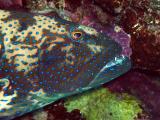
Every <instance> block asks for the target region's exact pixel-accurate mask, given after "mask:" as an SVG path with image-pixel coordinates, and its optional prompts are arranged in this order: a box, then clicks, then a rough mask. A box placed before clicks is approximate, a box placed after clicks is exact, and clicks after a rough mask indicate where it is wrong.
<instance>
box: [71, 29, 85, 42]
mask: <svg viewBox="0 0 160 120" xmlns="http://www.w3.org/2000/svg"><path fill="white" fill-rule="evenodd" d="M82 34H83V33H82V32H81V31H74V32H72V38H73V39H75V40H78V39H80V38H81V37H82Z"/></svg>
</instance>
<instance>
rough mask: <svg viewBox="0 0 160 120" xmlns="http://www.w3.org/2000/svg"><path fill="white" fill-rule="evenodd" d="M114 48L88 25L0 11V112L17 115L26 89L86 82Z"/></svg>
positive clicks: (47, 90) (70, 88)
mask: <svg viewBox="0 0 160 120" xmlns="http://www.w3.org/2000/svg"><path fill="white" fill-rule="evenodd" d="M120 53H121V47H120V46H119V45H118V44H117V43H116V42H114V41H113V40H111V39H109V38H108V37H106V36H104V35H102V34H101V33H98V32H97V31H96V30H95V29H93V28H89V27H86V26H83V25H79V24H76V23H72V22H69V21H65V20H63V19H60V18H56V17H52V18H51V17H47V16H43V15H39V14H34V15H33V14H29V13H21V12H15V11H6V10H0V74H2V75H3V78H1V79H0V86H1V87H0V90H1V91H0V116H10V115H14V114H15V113H16V114H21V113H19V112H20V111H18V109H19V108H16V107H15V106H16V105H17V104H19V103H22V102H23V103H26V104H27V100H30V98H29V97H28V95H29V94H36V95H37V96H38V94H39V93H41V94H40V95H39V96H41V95H46V96H52V95H54V94H55V93H64V94H65V93H72V92H75V91H76V90H77V89H79V88H83V87H86V86H87V85H88V84H89V83H90V82H91V81H92V80H93V79H94V78H95V76H96V74H97V73H98V72H99V71H100V70H101V69H102V68H103V66H105V65H106V64H107V63H108V62H109V61H111V60H112V59H113V58H114V57H115V56H116V55H119V54H120ZM75 93H76V92H75ZM62 97H63V96H62ZM2 104H3V105H2ZM41 106H43V105H41ZM23 107H24V106H23ZM14 108H15V109H14ZM13 109H14V110H13ZM30 110H32V109H30ZM30 110H24V111H23V112H24V113H25V112H29V111H30Z"/></svg>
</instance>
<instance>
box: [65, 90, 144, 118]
mask: <svg viewBox="0 0 160 120" xmlns="http://www.w3.org/2000/svg"><path fill="white" fill-rule="evenodd" d="M65 107H66V108H67V110H68V112H71V111H72V110H74V109H79V110H80V111H81V113H82V114H83V116H84V117H85V118H86V119H87V120H134V119H135V118H137V116H138V114H139V113H142V109H141V108H140V106H139V101H138V100H136V99H135V98H134V97H132V96H130V95H128V94H125V93H124V94H121V95H117V94H113V93H111V92H110V91H109V90H107V89H105V88H101V89H97V90H92V91H89V92H85V93H83V94H81V95H76V96H74V97H71V98H68V99H67V100H66V102H65Z"/></svg>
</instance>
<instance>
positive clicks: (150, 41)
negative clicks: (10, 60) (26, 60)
mask: <svg viewBox="0 0 160 120" xmlns="http://www.w3.org/2000/svg"><path fill="white" fill-rule="evenodd" d="M0 8H1V9H9V10H18V11H27V12H31V13H42V14H45V15H49V16H60V17H62V18H64V19H66V20H70V21H73V22H77V23H80V24H83V25H86V26H90V27H94V28H96V29H98V30H100V31H103V32H104V33H105V34H107V35H108V36H110V37H111V38H113V39H114V40H115V41H117V42H118V43H119V44H120V45H121V46H122V48H123V51H122V54H124V55H126V56H128V57H130V58H131V61H132V69H131V70H130V71H129V72H128V73H126V74H124V75H122V76H121V77H119V78H117V79H115V80H113V81H111V82H109V83H106V84H105V85H103V87H101V88H98V89H95V90H91V91H87V92H85V93H82V94H78V95H75V96H71V97H69V98H66V99H62V100H59V101H57V102H55V103H53V104H51V105H48V106H46V107H44V108H43V109H41V110H38V111H35V112H32V113H29V114H26V115H24V116H22V117H19V118H15V120H65V119H68V120H160V112H159V111H160V1H159V0H77V1H76V0H5V1H4V0H0ZM0 76H1V75H0Z"/></svg>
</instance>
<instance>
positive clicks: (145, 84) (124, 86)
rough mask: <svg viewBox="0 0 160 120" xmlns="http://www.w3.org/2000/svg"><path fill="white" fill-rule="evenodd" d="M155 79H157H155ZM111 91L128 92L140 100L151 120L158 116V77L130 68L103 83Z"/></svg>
mask: <svg viewBox="0 0 160 120" xmlns="http://www.w3.org/2000/svg"><path fill="white" fill-rule="evenodd" d="M156 79H157V80H156ZM104 86H105V87H107V88H109V89H110V90H111V91H112V92H116V93H125V92H127V93H129V94H131V95H133V96H135V97H137V98H138V99H139V100H141V101H142V107H143V109H144V111H145V112H146V113H148V114H149V115H150V117H151V119H153V120H158V119H159V118H160V113H159V111H160V102H159V99H160V96H159V93H160V78H159V77H157V78H156V77H153V76H152V77H151V76H148V75H146V74H145V73H141V72H139V71H135V70H132V71H130V72H128V73H127V74H125V75H123V76H121V77H119V78H118V79H116V80H114V81H112V82H110V83H109V84H106V85H104Z"/></svg>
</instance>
